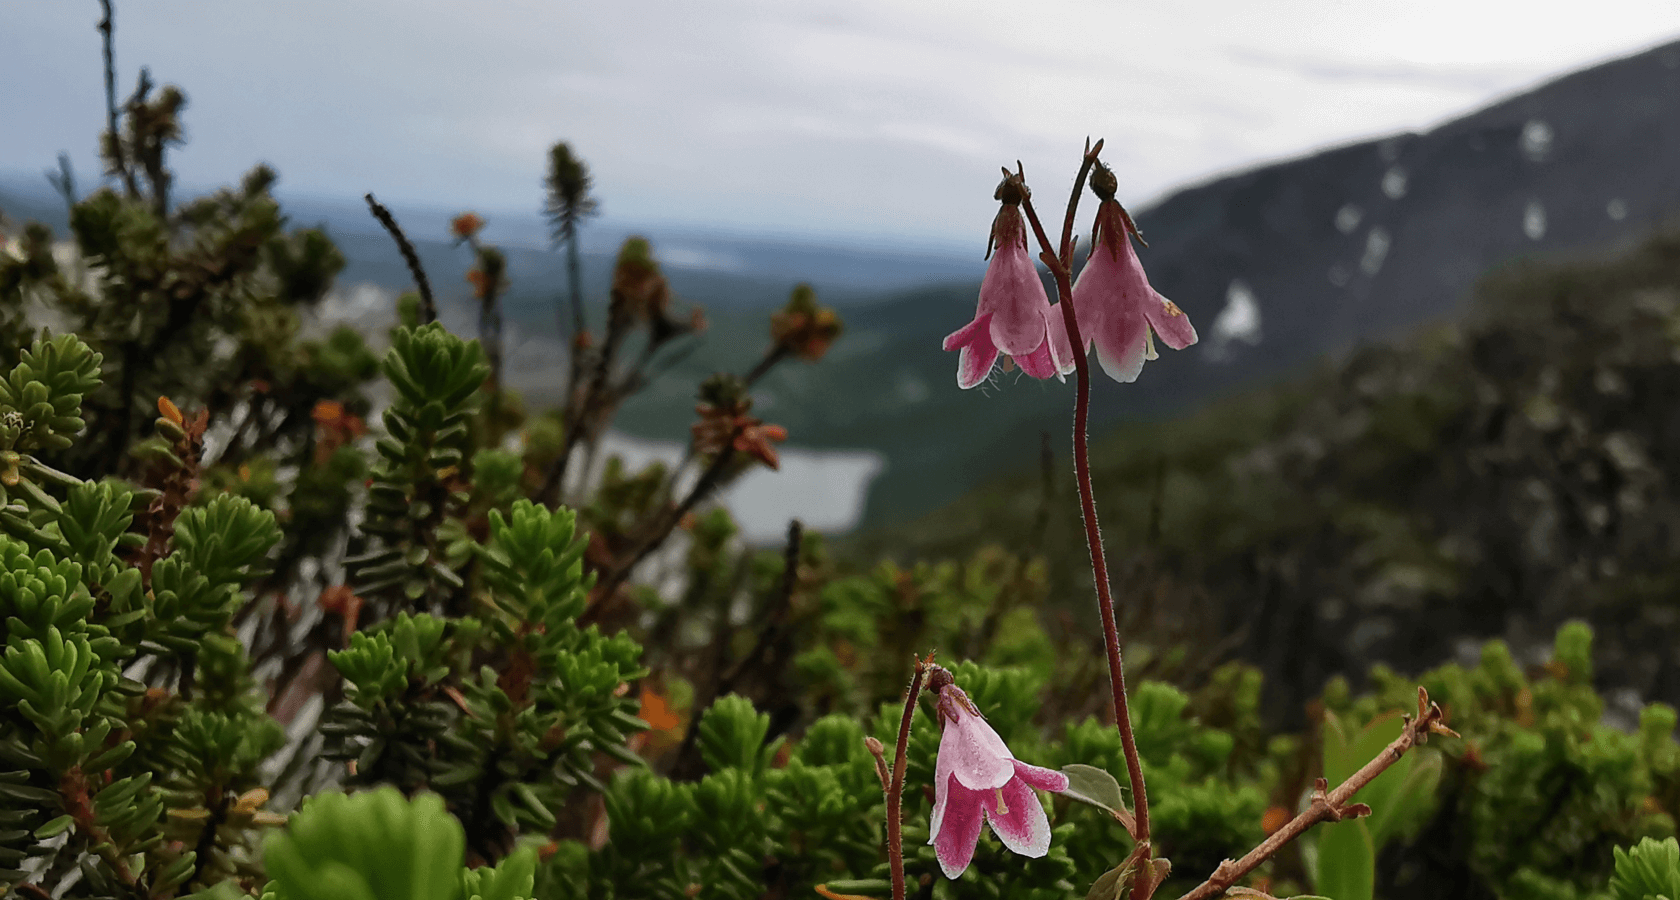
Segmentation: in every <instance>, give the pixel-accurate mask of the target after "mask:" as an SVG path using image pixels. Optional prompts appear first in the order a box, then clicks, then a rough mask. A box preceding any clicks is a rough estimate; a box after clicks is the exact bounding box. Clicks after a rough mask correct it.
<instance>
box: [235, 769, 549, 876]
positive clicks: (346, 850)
mask: <svg viewBox="0 0 1680 900" xmlns="http://www.w3.org/2000/svg"><path fill="white" fill-rule="evenodd" d="M465 843H466V842H465V839H464V836H463V834H462V829H461V823H460V822H458V821H456V819H455V817H454V816H452V815H450V814H449V811H448V810H446V809H445V808H444V804H443V801H442V800H441V799H440V798H438V797H437V796H436V795H433V794H421V795H420V796H418V797H415V798H414V799H413V800H409V799H406V798H404V797H403V795H402V794H400V793H398V792H397V791H396V789H394V788H390V787H386V788H381V789H379V790H376V791H369V792H367V793H362V794H355V795H352V796H346V795H344V794H340V793H336V792H326V793H321V794H317V795H315V796H314V797H311V798H310V799H309V800H307V801H306V802H305V803H304V804H303V808H302V809H300V810H298V812H297V813H296V814H295V815H293V816H292V820H291V822H290V823H289V824H288V826H287V828H286V830H285V831H283V832H276V833H275V834H274V835H272V836H271V837H270V838H269V839H268V845H267V847H266V849H265V852H264V854H263V860H264V862H265V864H266V865H267V867H268V873H269V876H270V877H271V878H273V879H274V880H273V881H272V882H270V883H269V886H268V890H267V891H265V892H264V897H265V898H266V897H272V898H274V900H529V898H530V897H531V873H532V868H533V864H534V862H535V860H534V854H533V853H531V851H528V850H527V851H524V852H521V853H515V854H513V855H511V856H509V857H508V858H507V859H506V860H504V861H503V862H502V864H501V865H500V866H498V867H495V868H481V869H477V870H472V869H466V868H465V867H464V866H463V860H464V858H465V855H464V850H465Z"/></svg>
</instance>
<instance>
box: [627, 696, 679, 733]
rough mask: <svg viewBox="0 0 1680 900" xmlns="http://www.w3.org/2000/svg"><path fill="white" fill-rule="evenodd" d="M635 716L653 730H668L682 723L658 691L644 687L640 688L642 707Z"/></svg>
mask: <svg viewBox="0 0 1680 900" xmlns="http://www.w3.org/2000/svg"><path fill="white" fill-rule="evenodd" d="M636 718H638V719H641V720H642V721H643V722H646V723H648V727H649V728H651V729H653V730H654V731H670V730H671V729H673V728H675V727H677V726H678V725H680V724H682V719H681V718H680V717H679V716H678V715H677V714H676V712H674V711H673V710H672V709H671V704H670V703H669V702H668V701H667V700H666V699H665V698H664V697H663V696H661V695H660V694H659V693H658V692H656V691H653V690H650V689H648V688H645V687H644V688H642V708H641V709H639V710H637V711H636Z"/></svg>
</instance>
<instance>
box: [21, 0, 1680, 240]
mask: <svg viewBox="0 0 1680 900" xmlns="http://www.w3.org/2000/svg"><path fill="white" fill-rule="evenodd" d="M1513 9H1517V10H1521V13H1520V18H1512V17H1511V15H1510V12H1511V10H1513ZM98 19H99V4H98V3H97V2H96V0H0V170H5V171H12V172H20V171H21V172H27V173H37V172H39V171H41V170H43V169H45V168H48V167H50V166H51V165H52V164H53V161H54V158H55V156H56V155H57V153H58V152H59V151H60V150H68V151H70V153H71V155H72V157H73V158H74V160H75V162H76V164H77V168H78V171H79V173H80V174H81V176H82V180H83V183H84V184H86V183H88V182H90V181H91V180H92V176H93V175H94V173H95V172H96V171H97V168H96V163H95V158H94V147H95V140H96V134H97V132H98V130H99V129H100V127H101V126H102V124H103V108H104V99H103V86H102V82H101V77H102V76H101V72H100V49H99V35H98V33H97V32H96V31H95V30H94V25H95V23H96V22H97V21H98ZM116 36H117V65H118V72H119V91H121V92H124V93H126V91H128V90H131V89H132V87H133V84H134V78H135V75H136V73H137V72H138V69H139V67H140V66H142V65H146V66H150V68H151V70H152V73H153V75H154V77H155V78H156V79H157V80H159V81H162V82H169V83H174V84H179V85H180V86H181V87H182V88H184V89H185V91H186V92H187V94H188V97H189V98H190V106H189V107H188V110H187V113H186V126H187V133H188V138H189V141H190V143H189V144H188V145H187V146H186V147H185V148H184V149H183V150H182V151H181V152H180V153H178V154H177V156H176V157H175V162H176V165H175V168H176V170H177V172H178V173H179V177H180V179H181V180H182V181H184V182H186V183H189V184H200V185H207V184H214V183H221V182H226V181H229V180H232V179H235V178H237V177H238V175H239V173H240V172H242V171H244V170H245V169H246V168H248V167H249V166H250V165H251V164H252V163H254V162H257V161H259V160H260V161H267V162H269V163H271V164H272V165H274V166H275V167H276V168H277V169H278V170H279V172H280V175H281V179H282V186H283V187H284V188H286V189H289V190H290V191H292V192H297V193H304V194H309V195H315V196H342V197H345V198H350V199H354V198H356V197H359V196H360V195H361V194H362V193H363V192H365V191H368V190H372V191H373V192H374V193H376V194H378V195H380V197H381V198H382V199H386V200H388V201H396V202H405V203H415V204H426V205H435V206H441V207H446V208H456V207H459V208H474V209H478V210H481V211H487V212H490V213H491V214H492V223H493V222H494V218H493V214H494V212H495V211H498V210H521V211H527V212H534V211H535V210H536V209H537V207H538V206H539V204H540V203H541V178H542V172H543V162H544V154H545V151H546V149H547V147H548V146H549V144H551V143H552V142H553V141H555V140H560V139H564V140H568V141H571V142H572V144H573V146H574V147H575V148H576V149H577V150H578V151H579V152H580V153H581V154H582V155H583V156H584V158H585V159H586V160H587V161H588V162H589V164H590V166H591V168H592V169H593V171H594V173H595V175H596V186H597V193H598V196H599V197H600V199H601V203H602V207H603V210H604V211H605V212H606V213H607V214H609V215H610V216H612V218H613V219H615V220H617V221H621V222H625V221H628V222H645V223H649V224H653V223H704V224H709V225H717V226H719V227H722V228H725V229H728V230H730V231H737V232H757V233H767V234H781V235H788V236H801V235H811V236H819V235H837V236H846V237H851V238H860V239H863V240H866V241H867V242H869V243H873V244H881V243H885V242H888V241H895V240H901V239H906V240H909V241H912V242H917V243H926V244H952V243H960V244H964V245H966V244H975V245H982V244H983V242H984V232H985V228H986V225H987V223H988V222H989V221H990V219H991V215H992V200H991V192H992V188H993V186H994V185H995V184H996V182H997V178H998V166H999V165H1001V164H1004V163H1008V162H1011V161H1013V160H1015V159H1017V158H1019V159H1021V160H1023V161H1024V162H1025V163H1026V167H1027V175H1028V181H1029V183H1031V184H1033V185H1034V186H1036V187H1037V188H1038V189H1039V191H1040V193H1041V194H1045V195H1049V196H1061V195H1062V192H1063V191H1065V190H1066V185H1067V179H1068V178H1070V177H1071V175H1072V173H1073V170H1074V168H1075V167H1076V165H1077V162H1078V154H1079V150H1080V146H1081V144H1082V142H1083V140H1084V138H1085V136H1086V135H1088V134H1089V135H1092V136H1096V137H1105V138H1106V139H1107V148H1108V149H1107V152H1106V154H1105V155H1106V158H1107V159H1108V161H1109V162H1110V163H1111V164H1113V165H1115V167H1116V169H1117V173H1118V174H1119V176H1120V184H1121V195H1122V199H1124V200H1126V201H1127V202H1128V203H1129V204H1131V205H1133V206H1141V205H1144V204H1146V203H1147V202H1148V201H1149V200H1151V199H1153V198H1157V197H1159V196H1161V195H1162V194H1163V193H1165V192H1167V191H1169V190H1170V189H1172V188H1174V187H1178V186H1182V185H1184V184H1187V183H1191V182H1194V181H1198V180H1202V179H1205V178H1207V177H1209V176H1211V175H1214V174H1216V173H1220V172H1225V171H1230V170H1232V169H1236V168H1241V167H1245V166H1249V165H1252V164H1255V163H1258V162H1263V161H1266V160H1271V159H1277V158H1281V157H1287V156H1293V155H1298V154H1301V153H1303V152H1306V151H1309V150H1313V149H1317V148H1320V147H1324V146H1327V145H1332V144H1338V143H1343V142H1346V141H1350V140H1354V139H1359V138H1365V137H1371V136H1374V135H1379V134H1384V133H1388V132H1392V131H1397V130H1402V129H1419V128H1427V127H1429V126H1431V125H1433V124H1436V123H1439V122H1441V121H1443V120H1445V119H1448V118H1452V117H1454V116H1456V115H1458V114H1460V113H1463V112H1467V111H1469V110H1471V109H1473V108H1475V107H1477V106H1480V105H1483V104H1485V103H1487V102H1489V101H1491V100H1494V99H1496V98H1499V97H1501V96H1503V95H1506V94H1509V93H1511V92H1514V91H1518V90H1521V89H1523V88H1526V87H1529V86H1531V85H1534V84H1536V83H1538V82H1540V81H1543V80H1545V79H1547V78H1549V77H1552V76H1555V75H1558V74H1562V73H1564V72H1567V71H1569V70H1572V69H1575V68H1579V67H1581V66H1584V65H1587V64H1590V63H1594V62H1598V61H1602V60H1605V59H1608V58H1612V57H1615V56H1620V55H1625V54H1628V53H1632V52H1635V51H1638V50H1642V49H1646V48H1648V47H1650V46H1653V45H1655V44H1659V43H1662V42H1664V41H1668V40H1673V39H1676V38H1680V4H1677V3H1676V0H1595V2H1592V3H1590V4H1580V5H1574V6H1573V7H1571V8H1570V9H1569V12H1568V14H1567V15H1548V14H1544V13H1542V12H1540V11H1539V9H1538V8H1537V7H1535V6H1534V5H1532V4H1515V3H1512V2H1511V0H1406V2H1387V3H1378V2H1369V0H1260V2H1255V0H1187V2H1172V0H1166V2H1162V0H1155V2H1133V0H1124V2H1081V0H1033V2H980V0H953V2H939V0H847V2H844V3H839V2H810V3H807V2H794V0H763V2H757V0H687V2H684V0H600V2H553V0H550V2H538V0H498V2H476V3H466V2H461V0H447V2H445V0H361V2H344V0H274V2H266V3H251V2H229V0H118V4H117V33H116Z"/></svg>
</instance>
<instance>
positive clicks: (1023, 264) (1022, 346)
mask: <svg viewBox="0 0 1680 900" xmlns="http://www.w3.org/2000/svg"><path fill="white" fill-rule="evenodd" d="M1008 210H1009V208H1008V207H1005V212H1008ZM1017 234H1019V235H1020V236H1019V237H1018V238H1009V239H1001V240H1000V241H999V243H998V246H997V249H996V250H995V251H994V252H993V253H992V262H991V265H989V266H987V267H986V277H985V279H984V280H982V281H981V282H980V306H979V310H978V311H979V313H980V314H982V315H984V314H986V313H990V314H992V343H994V344H997V345H998V349H1000V350H1002V351H1003V352H1005V353H1007V354H1009V355H1010V356H1025V355H1027V354H1028V353H1031V352H1033V351H1034V350H1037V349H1038V347H1039V345H1040V344H1043V343H1044V310H1045V308H1046V307H1048V306H1049V305H1050V298H1049V296H1048V295H1046V294H1045V293H1044V282H1043V280H1041V279H1040V278H1039V277H1038V267H1037V266H1035V265H1033V261H1032V258H1031V257H1029V256H1028V255H1027V244H1026V235H1025V233H1023V232H1017Z"/></svg>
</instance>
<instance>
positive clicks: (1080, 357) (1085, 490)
mask: <svg viewBox="0 0 1680 900" xmlns="http://www.w3.org/2000/svg"><path fill="white" fill-rule="evenodd" d="M1101 152H1102V141H1098V142H1097V143H1096V145H1095V146H1093V147H1091V148H1090V149H1089V150H1087V151H1086V153H1085V159H1084V161H1083V162H1082V163H1081V164H1080V166H1079V177H1078V178H1077V179H1076V180H1075V181H1074V184H1073V196H1072V197H1070V198H1069V199H1068V208H1067V218H1066V219H1065V220H1064V223H1063V227H1062V244H1061V247H1060V248H1059V252H1058V249H1057V248H1053V247H1052V245H1051V243H1050V238H1049V237H1048V236H1046V235H1045V233H1044V226H1043V224H1041V223H1040V222H1039V220H1038V213H1037V212H1036V211H1034V209H1033V205H1032V197H1031V195H1030V194H1028V192H1027V191H1026V190H1025V187H1026V185H1025V184H1024V183H1022V185H1021V187H1022V191H1021V195H1022V198H1023V199H1022V201H1021V208H1022V210H1023V211H1025V212H1026V214H1027V221H1028V222H1030V223H1032V229H1033V234H1034V235H1035V236H1036V237H1037V238H1038V243H1039V246H1040V247H1041V248H1043V250H1044V253H1043V256H1042V258H1043V260H1044V262H1045V265H1047V266H1049V267H1050V272H1051V274H1052V275H1054V276H1055V278H1056V294H1057V297H1058V298H1059V299H1060V303H1058V304H1057V305H1058V306H1060V307H1061V309H1062V324H1063V326H1064V327H1066V328H1067V335H1068V343H1069V345H1070V346H1071V347H1072V348H1073V363H1074V368H1075V369H1076V370H1077V378H1076V381H1077V390H1076V393H1075V395H1074V396H1075V400H1074V406H1073V475H1074V480H1075V481H1076V482H1077V483H1078V485H1079V511H1080V517H1081V518H1082V519H1083V520H1084V523H1085V545H1086V547H1088V548H1089V549H1090V553H1091V576H1092V578H1093V580H1094V581H1095V582H1096V587H1097V607H1098V609H1100V610H1101V612H1102V624H1103V643H1104V645H1105V646H1106V648H1107V650H1108V677H1109V687H1110V690H1111V691H1112V693H1113V695H1114V724H1115V727H1116V728H1118V729H1119V731H1120V747H1121V749H1122V750H1123V751H1124V753H1125V755H1126V775H1127V777H1128V779H1129V780H1130V781H1131V787H1132V810H1133V815H1134V816H1135V817H1136V821H1137V829H1136V831H1135V832H1134V833H1133V834H1132V838H1133V839H1134V840H1135V841H1136V842H1137V843H1139V844H1143V843H1147V842H1148V841H1149V793H1148V790H1147V789H1146V788H1145V786H1144V783H1143V762H1142V761H1141V760H1140V759H1139V758H1138V750H1137V738H1136V736H1135V735H1134V734H1133V733H1132V717H1131V710H1130V708H1129V706H1128V703H1127V700H1126V671H1125V663H1124V661H1123V660H1122V658H1121V655H1120V631H1119V628H1118V627H1117V626H1116V625H1115V621H1114V596H1113V594H1112V593H1111V592H1110V590H1109V584H1108V560H1107V558H1106V557H1105V555H1104V553H1103V543H1102V529H1101V528H1100V527H1099V526H1098V524H1097V501H1096V494H1095V492H1094V491H1093V490H1092V489H1091V455H1090V451H1089V449H1088V447H1087V446H1086V444H1087V431H1088V427H1087V426H1088V424H1089V421H1090V414H1091V364H1090V361H1089V360H1087V359H1086V358H1085V353H1084V352H1083V351H1084V349H1085V344H1084V342H1083V341H1082V340H1081V339H1080V336H1079V321H1078V318H1077V317H1076V316H1075V314H1074V310H1073V276H1072V271H1071V270H1072V263H1073V219H1074V214H1075V213H1076V212H1077V210H1078V207H1079V194H1080V192H1081V191H1083V190H1084V188H1085V180H1086V178H1087V177H1089V176H1090V174H1091V167H1092V166H1093V165H1095V164H1096V161H1097V154H1099V153H1101ZM1004 174H1005V175H1006V176H1009V177H1012V178H1016V179H1018V180H1019V179H1021V177H1022V176H1021V175H1020V174H1019V172H1017V173H1016V174H1014V175H1010V173H1009V171H1008V170H1007V169H1005V170H1004ZM1148 890H1149V885H1148V884H1147V879H1140V880H1139V881H1138V883H1137V888H1136V890H1135V891H1134V894H1133V896H1134V897H1139V900H1142V897H1144V896H1147V891H1148ZM1138 891H1142V892H1144V893H1143V894H1141V895H1140V894H1139V893H1137V892H1138Z"/></svg>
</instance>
